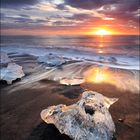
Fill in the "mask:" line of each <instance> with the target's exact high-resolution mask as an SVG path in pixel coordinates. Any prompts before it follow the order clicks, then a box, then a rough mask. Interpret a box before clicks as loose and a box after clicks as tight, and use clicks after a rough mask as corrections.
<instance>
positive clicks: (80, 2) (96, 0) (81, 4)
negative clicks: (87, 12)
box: [65, 0, 117, 9]
mask: <svg viewBox="0 0 140 140" xmlns="http://www.w3.org/2000/svg"><path fill="white" fill-rule="evenodd" d="M116 2H117V1H116V0H65V4H67V5H70V6H72V7H76V8H82V9H94V8H99V7H101V6H103V5H106V4H112V3H116Z"/></svg>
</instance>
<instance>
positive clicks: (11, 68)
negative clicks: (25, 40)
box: [0, 63, 24, 84]
mask: <svg viewBox="0 0 140 140" xmlns="http://www.w3.org/2000/svg"><path fill="white" fill-rule="evenodd" d="M0 71H1V74H0V80H5V81H7V83H8V84H12V81H13V80H16V79H18V78H22V77H23V76H24V72H23V70H22V67H21V66H19V65H17V64H15V63H9V64H8V66H7V67H4V68H1V70H0Z"/></svg>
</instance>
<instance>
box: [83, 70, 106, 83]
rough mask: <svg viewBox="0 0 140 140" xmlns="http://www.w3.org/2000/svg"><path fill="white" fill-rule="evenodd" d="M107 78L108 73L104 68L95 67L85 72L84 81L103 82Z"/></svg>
mask: <svg viewBox="0 0 140 140" xmlns="http://www.w3.org/2000/svg"><path fill="white" fill-rule="evenodd" d="M108 79H109V73H107V70H106V69H100V68H95V69H91V70H89V71H88V72H87V73H86V76H85V81H86V82H93V83H101V82H105V81H107V80H108Z"/></svg>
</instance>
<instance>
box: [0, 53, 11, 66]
mask: <svg viewBox="0 0 140 140" xmlns="http://www.w3.org/2000/svg"><path fill="white" fill-rule="evenodd" d="M0 55H1V57H0V63H1V64H7V63H9V62H11V60H10V58H9V57H8V55H7V53H5V52H1V53H0Z"/></svg>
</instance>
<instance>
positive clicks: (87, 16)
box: [68, 14, 100, 21]
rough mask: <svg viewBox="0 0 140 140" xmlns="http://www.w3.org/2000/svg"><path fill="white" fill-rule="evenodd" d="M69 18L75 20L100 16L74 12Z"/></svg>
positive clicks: (96, 18)
mask: <svg viewBox="0 0 140 140" xmlns="http://www.w3.org/2000/svg"><path fill="white" fill-rule="evenodd" d="M68 19H73V20H79V21H81V20H89V19H90V20H91V19H92V20H99V19H100V18H99V17H94V16H93V15H92V14H74V15H73V16H71V17H68Z"/></svg>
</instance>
